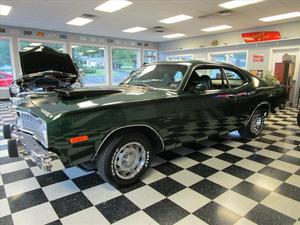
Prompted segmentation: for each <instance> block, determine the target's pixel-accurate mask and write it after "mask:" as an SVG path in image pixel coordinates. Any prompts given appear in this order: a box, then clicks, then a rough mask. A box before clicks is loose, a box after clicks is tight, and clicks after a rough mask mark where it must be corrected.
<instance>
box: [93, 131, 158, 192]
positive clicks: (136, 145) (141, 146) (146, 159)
mask: <svg viewBox="0 0 300 225" xmlns="http://www.w3.org/2000/svg"><path fill="white" fill-rule="evenodd" d="M151 153H152V147H151V143H150V142H149V140H148V138H147V137H145V136H144V135H142V134H139V133H131V134H130V133H129V134H126V133H124V134H120V135H118V136H115V137H113V138H112V139H111V140H110V141H109V142H108V143H107V144H106V145H105V146H104V148H103V149H102V151H101V153H100V154H99V156H98V157H97V161H96V164H97V170H98V172H99V174H100V176H101V177H102V178H103V179H104V180H105V181H106V182H108V183H111V184H113V185H114V186H128V185H131V184H134V183H136V182H138V181H139V178H140V177H141V176H142V175H143V174H144V172H145V171H146V169H147V168H148V167H149V166H150V162H151ZM122 169H124V170H122ZM126 169H128V171H130V172H127V173H126V172H124V171H125V170H126Z"/></svg>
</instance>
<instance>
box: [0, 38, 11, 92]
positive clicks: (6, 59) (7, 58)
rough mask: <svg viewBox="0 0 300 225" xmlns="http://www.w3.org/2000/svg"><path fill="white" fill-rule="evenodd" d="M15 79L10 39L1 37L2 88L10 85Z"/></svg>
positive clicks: (0, 68)
mask: <svg viewBox="0 0 300 225" xmlns="http://www.w3.org/2000/svg"><path fill="white" fill-rule="evenodd" d="M13 80H14V76H13V65H12V58H11V49H10V40H9V39H1V38H0V88H5V87H8V86H10V84H11V83H12V82H13Z"/></svg>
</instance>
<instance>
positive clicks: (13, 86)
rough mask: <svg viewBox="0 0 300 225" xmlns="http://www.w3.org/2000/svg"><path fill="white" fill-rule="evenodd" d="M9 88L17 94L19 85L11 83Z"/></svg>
mask: <svg viewBox="0 0 300 225" xmlns="http://www.w3.org/2000/svg"><path fill="white" fill-rule="evenodd" d="M9 90H10V92H11V93H13V94H18V93H20V86H19V85H17V84H15V83H13V84H12V85H10V87H9Z"/></svg>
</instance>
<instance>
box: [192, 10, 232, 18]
mask: <svg viewBox="0 0 300 225" xmlns="http://www.w3.org/2000/svg"><path fill="white" fill-rule="evenodd" d="M234 14H235V12H234V11H232V10H229V9H226V10H222V11H219V12H216V13H211V14H206V15H203V16H198V17H197V18H198V19H208V18H211V17H214V16H231V15H234Z"/></svg>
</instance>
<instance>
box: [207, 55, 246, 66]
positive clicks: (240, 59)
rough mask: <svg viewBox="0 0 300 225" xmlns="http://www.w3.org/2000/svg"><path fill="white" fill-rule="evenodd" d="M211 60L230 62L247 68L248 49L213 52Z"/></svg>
mask: <svg viewBox="0 0 300 225" xmlns="http://www.w3.org/2000/svg"><path fill="white" fill-rule="evenodd" d="M209 56H210V60H212V61H215V62H224V63H230V64H233V65H235V66H238V67H240V68H243V69H246V68H247V51H239V52H228V53H211V54H209Z"/></svg>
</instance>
